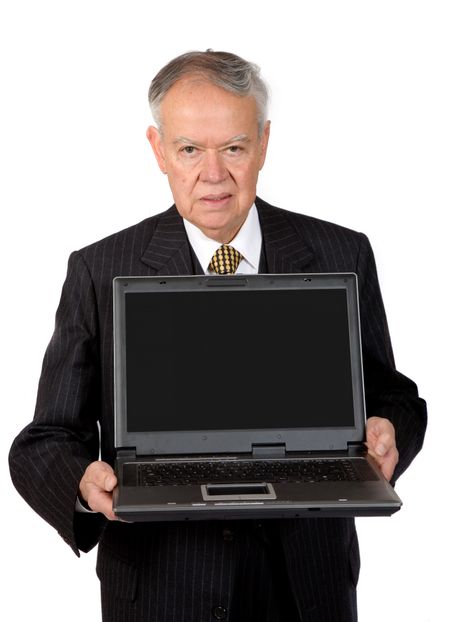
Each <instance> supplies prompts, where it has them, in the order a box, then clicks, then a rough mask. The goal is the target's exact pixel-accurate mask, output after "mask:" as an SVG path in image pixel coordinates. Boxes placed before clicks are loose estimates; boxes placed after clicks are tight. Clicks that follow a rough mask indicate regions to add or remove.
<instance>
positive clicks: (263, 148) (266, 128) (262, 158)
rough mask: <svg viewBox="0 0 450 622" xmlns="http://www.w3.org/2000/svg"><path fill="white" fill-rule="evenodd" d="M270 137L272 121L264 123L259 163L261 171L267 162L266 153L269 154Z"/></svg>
mask: <svg viewBox="0 0 450 622" xmlns="http://www.w3.org/2000/svg"><path fill="white" fill-rule="evenodd" d="M269 136H270V121H266V122H265V123H264V128H263V131H262V136H261V139H260V141H261V154H260V161H259V170H261V169H262V167H263V166H264V162H265V161H266V153H267V145H268V144H269Z"/></svg>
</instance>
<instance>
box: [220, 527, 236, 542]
mask: <svg viewBox="0 0 450 622" xmlns="http://www.w3.org/2000/svg"><path fill="white" fill-rule="evenodd" d="M222 535H223V539H224V540H225V542H232V541H233V540H234V534H233V532H232V531H231V530H230V529H224V530H223V532H222Z"/></svg>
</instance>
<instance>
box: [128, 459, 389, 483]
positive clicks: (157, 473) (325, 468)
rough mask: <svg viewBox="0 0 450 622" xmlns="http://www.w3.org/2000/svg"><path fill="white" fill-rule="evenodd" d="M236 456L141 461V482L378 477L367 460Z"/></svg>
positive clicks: (271, 480)
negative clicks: (184, 460)
mask: <svg viewBox="0 0 450 622" xmlns="http://www.w3.org/2000/svg"><path fill="white" fill-rule="evenodd" d="M359 462H361V466H360V467H358V469H356V468H355V467H354V464H353V462H350V461H349V460H333V459H321V460H312V459H307V460H237V461H215V460H214V461H201V462H200V461H198V462H196V461H192V462H151V463H140V464H139V465H138V483H139V485H141V486H167V485H201V484H210V483H227V482H255V481H256V482H261V481H267V482H271V483H289V482H292V483H293V482H296V483H308V482H340V481H353V482H355V481H363V480H365V481H367V480H370V479H372V480H376V479H377V478H376V475H375V474H374V473H373V471H372V470H371V469H370V467H369V465H368V464H367V463H366V461H365V460H361V461H359Z"/></svg>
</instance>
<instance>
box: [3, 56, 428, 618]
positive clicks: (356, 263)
mask: <svg viewBox="0 0 450 622" xmlns="http://www.w3.org/2000/svg"><path fill="white" fill-rule="evenodd" d="M149 98H150V105H151V108H152V112H153V116H154V119H155V121H156V127H150V128H149V129H148V131H147V137H148V139H149V141H150V144H151V146H152V149H153V152H154V154H155V157H156V159H157V162H158V165H159V167H160V169H161V171H162V172H163V173H164V174H166V175H167V177H168V181H169V184H170V187H171V190H172V194H173V198H174V202H175V204H174V205H173V206H172V207H171V208H169V209H168V210H167V211H165V212H162V213H161V214H158V215H156V216H153V217H151V218H148V219H146V220H144V221H143V222H141V223H139V224H137V225H135V226H133V227H130V228H129V229H126V230H124V231H121V232H119V233H116V234H114V235H112V236H110V237H108V238H106V239H104V240H101V241H100V242H97V243H95V244H92V245H90V246H88V247H86V248H84V249H82V250H79V251H76V252H74V253H73V254H72V255H71V257H70V259H69V267H68V274H67V279H66V281H65V284H64V287H63V291H62V298H61V303H60V306H59V308H58V312H57V319H56V328H55V333H54V335H53V337H52V339H51V341H50V344H49V346H48V349H47V352H46V355H45V359H44V364H43V370H42V376H41V381H40V386H39V394H38V399H37V406H36V413H35V417H34V420H33V422H32V423H31V424H30V425H29V426H27V428H25V429H24V430H23V431H22V432H21V434H20V435H19V436H18V437H17V438H16V440H15V442H14V444H13V447H12V449H11V455H10V464H11V473H12V477H13V481H14V483H15V485H16V487H17V489H18V490H19V492H20V493H21V494H22V495H23V496H24V497H25V499H26V500H27V501H28V502H29V503H30V505H31V506H32V507H33V508H34V509H35V510H36V511H37V512H38V513H39V514H40V515H41V516H42V517H43V518H44V519H45V520H47V521H48V522H49V523H50V524H52V525H53V526H54V527H55V528H56V529H57V530H58V531H59V533H60V534H61V536H62V537H63V538H64V540H65V541H66V542H67V543H68V544H69V545H70V546H71V547H72V548H73V550H74V551H75V552H76V553H77V554H78V555H79V550H80V549H81V550H82V551H88V550H90V549H91V548H92V547H94V546H95V545H96V544H97V543H98V544H99V549H98V564H97V573H98V576H99V578H100V581H101V593H102V610H103V619H104V620H105V621H107V622H113V621H117V622H128V621H129V622H131V621H133V622H140V621H142V622H143V621H144V620H145V621H150V620H151V621H152V622H167V621H169V620H174V619H177V620H182V621H184V622H189V621H192V622H206V621H209V620H215V619H217V620H222V619H223V620H225V619H226V620H231V621H237V620H245V621H246V622H248V621H250V620H258V622H261V621H263V620H267V622H269V621H270V622H276V621H277V620H279V621H280V622H281V621H283V622H285V621H287V620H289V621H291V620H292V621H293V620H302V621H303V622H306V621H310V622H325V621H327V622H339V621H342V622H351V621H352V620H356V618H357V613H356V584H357V580H358V573H359V554H358V544H357V537H356V533H355V525H354V521H353V520H351V519H298V520H293V519H292V520H270V521H260V522H257V521H251V520H249V521H245V520H244V521H230V522H224V521H212V522H198V523H195V522H192V523H152V524H145V523H140V524H132V523H124V522H121V521H118V520H116V517H115V515H114V513H113V510H112V490H113V489H114V487H115V485H116V477H115V475H114V471H113V469H112V466H111V465H112V464H113V461H114V434H113V381H112V378H113V373H112V370H113V348H112V279H113V278H114V277H115V276H118V275H122V276H124V275H135V276H142V275H177V274H214V273H215V272H219V273H223V272H233V271H234V270H236V271H237V272H238V273H245V274H253V273H257V272H268V273H276V272H302V271H308V272H341V271H342V272H344V271H350V272H356V273H357V274H358V276H359V282H360V307H361V326H362V346H363V355H364V365H365V384H366V400H367V412H368V415H369V417H368V420H367V445H368V451H369V452H370V454H371V455H372V456H373V457H374V458H375V459H376V460H377V461H378V463H379V465H380V467H381V469H382V471H383V473H384V475H385V477H386V478H387V479H390V480H392V481H395V479H396V478H397V477H398V476H399V475H400V474H401V473H402V472H403V471H404V470H405V469H406V467H407V466H408V465H409V463H410V462H411V461H412V459H413V458H414V456H415V455H416V454H417V452H418V451H419V450H420V448H421V445H422V442H423V436H424V432H425V427H426V408H425V403H424V402H423V400H421V399H420V398H419V397H418V394H417V389H416V386H415V385H414V383H413V382H412V381H410V380H409V379H407V378H406V377H404V376H402V375H401V374H400V373H399V372H397V371H396V369H395V365H394V359H393V354H392V350H391V344H390V340H389V334H388V328H387V324H386V318H385V314H384V310H383V303H382V299H381V294H380V290H379V286H378V281H377V275H376V268H375V263H374V259H373V254H372V251H371V248H370V245H369V242H368V240H367V238H366V237H365V236H364V235H363V234H360V233H356V232H354V231H351V230H349V229H345V228H343V227H339V226H338V225H334V224H330V223H328V222H324V221H321V220H318V219H315V218H311V217H307V216H302V215H299V214H295V213H292V212H289V211H285V210H281V209H279V208H276V207H272V206H271V205H268V204H267V203H265V202H264V201H262V200H261V199H259V198H258V197H257V196H256V185H257V180H258V175H259V171H260V170H261V168H262V167H263V165H264V160H265V156H266V151H267V145H268V141H269V131H270V123H269V121H268V120H267V89H266V87H265V85H264V82H263V81H262V80H261V78H260V76H259V71H258V68H257V67H256V66H255V65H253V64H251V63H248V62H247V61H245V60H243V59H242V58H239V57H238V56H236V55H234V54H229V53H224V52H213V51H211V50H208V51H206V52H192V53H187V54H184V55H182V56H180V57H178V58H175V59H174V60H172V61H171V62H170V63H169V64H168V65H167V66H165V67H164V68H163V69H162V70H161V71H160V72H159V73H158V74H157V75H156V77H155V78H154V80H153V82H152V84H151V87H150V93H149ZM221 260H223V261H221ZM227 260H228V263H227ZM182 321H183V318H180V322H182ZM242 321H245V322H251V318H243V320H242ZM299 328H300V327H299ZM241 372H242V373H243V374H245V363H244V365H243V368H242V369H241ZM199 374H203V375H202V377H203V381H204V382H214V379H213V378H209V377H208V375H207V374H205V372H204V370H199ZM99 427H100V430H101V457H102V459H101V460H98V456H99V432H98V429H99ZM62 613H63V612H62Z"/></svg>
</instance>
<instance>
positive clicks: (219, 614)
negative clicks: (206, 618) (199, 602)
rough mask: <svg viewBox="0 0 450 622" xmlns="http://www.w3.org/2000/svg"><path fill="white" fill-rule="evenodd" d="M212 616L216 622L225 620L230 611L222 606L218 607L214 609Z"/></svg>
mask: <svg viewBox="0 0 450 622" xmlns="http://www.w3.org/2000/svg"><path fill="white" fill-rule="evenodd" d="M212 614H213V616H214V617H215V618H216V620H225V618H226V617H227V614H228V611H227V610H226V608H225V607H222V605H217V607H213V610H212Z"/></svg>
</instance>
